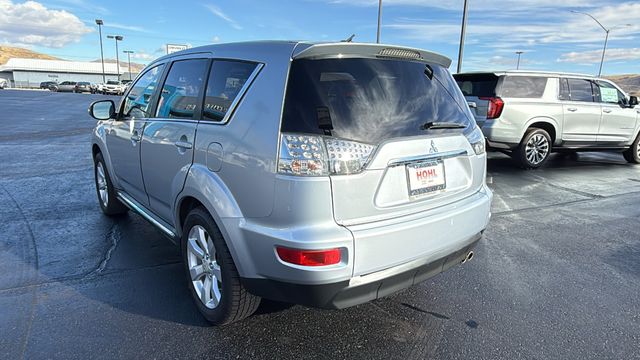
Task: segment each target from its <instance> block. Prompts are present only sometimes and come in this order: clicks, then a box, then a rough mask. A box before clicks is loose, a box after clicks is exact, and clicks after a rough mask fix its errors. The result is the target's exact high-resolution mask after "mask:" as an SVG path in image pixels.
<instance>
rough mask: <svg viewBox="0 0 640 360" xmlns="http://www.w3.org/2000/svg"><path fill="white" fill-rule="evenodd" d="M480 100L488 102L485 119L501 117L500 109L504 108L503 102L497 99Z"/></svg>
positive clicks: (485, 98) (484, 98) (482, 98)
mask: <svg viewBox="0 0 640 360" xmlns="http://www.w3.org/2000/svg"><path fill="white" fill-rule="evenodd" d="M480 100H487V101H489V107H488V108H487V119H497V118H499V117H500V115H502V109H503V108H504V101H502V99H500V98H499V97H481V98H480Z"/></svg>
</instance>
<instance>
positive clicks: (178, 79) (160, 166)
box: [141, 58, 210, 222]
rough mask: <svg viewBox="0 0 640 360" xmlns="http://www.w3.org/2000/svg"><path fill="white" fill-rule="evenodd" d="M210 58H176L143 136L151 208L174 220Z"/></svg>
mask: <svg viewBox="0 0 640 360" xmlns="http://www.w3.org/2000/svg"><path fill="white" fill-rule="evenodd" d="M209 64H210V60H209V59H203V58H195V59H193V58H191V59H180V60H176V61H174V62H173V63H172V64H171V67H170V69H169V71H168V74H167V76H166V80H165V81H164V83H163V86H162V88H161V92H160V95H159V97H158V106H157V107H156V113H155V115H154V116H153V118H151V119H149V120H148V122H147V125H146V127H145V128H144V133H143V135H142V145H141V148H142V149H141V163H142V175H143V177H144V184H145V189H146V191H147V195H148V196H149V207H150V209H151V210H152V211H153V212H154V213H155V214H156V215H158V216H160V217H161V218H162V219H164V220H165V221H167V222H171V219H172V218H173V216H172V215H173V214H172V208H173V202H174V200H175V199H176V196H177V194H178V193H179V192H180V191H181V190H182V186H183V185H184V181H185V179H186V176H187V172H188V171H189V167H190V166H191V163H192V161H193V144H194V143H195V136H196V127H197V124H198V119H199V117H200V115H199V114H200V112H201V104H202V98H203V96H204V95H203V88H204V84H205V83H206V76H207V73H208V69H209Z"/></svg>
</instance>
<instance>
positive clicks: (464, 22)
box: [456, 0, 468, 73]
mask: <svg viewBox="0 0 640 360" xmlns="http://www.w3.org/2000/svg"><path fill="white" fill-rule="evenodd" d="M467 9H468V3H467V0H464V10H463V11H462V29H461V30H460V49H458V70H457V71H456V72H458V73H459V72H461V71H462V55H463V53H464V37H465V34H466V32H467Z"/></svg>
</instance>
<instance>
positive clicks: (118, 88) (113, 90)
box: [102, 80, 124, 95]
mask: <svg viewBox="0 0 640 360" xmlns="http://www.w3.org/2000/svg"><path fill="white" fill-rule="evenodd" d="M102 93H103V94H107V95H122V94H123V93H124V85H122V83H120V82H119V81H114V80H109V81H107V83H106V84H104V85H103V86H102Z"/></svg>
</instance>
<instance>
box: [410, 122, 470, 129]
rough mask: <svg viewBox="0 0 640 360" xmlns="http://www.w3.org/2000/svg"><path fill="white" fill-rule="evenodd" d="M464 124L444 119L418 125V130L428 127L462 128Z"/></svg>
mask: <svg viewBox="0 0 640 360" xmlns="http://www.w3.org/2000/svg"><path fill="white" fill-rule="evenodd" d="M464 128H466V126H465V125H463V124H460V123H455V122H446V121H441V122H437V121H429V122H427V123H425V124H423V125H422V126H420V130H429V129H464Z"/></svg>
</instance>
